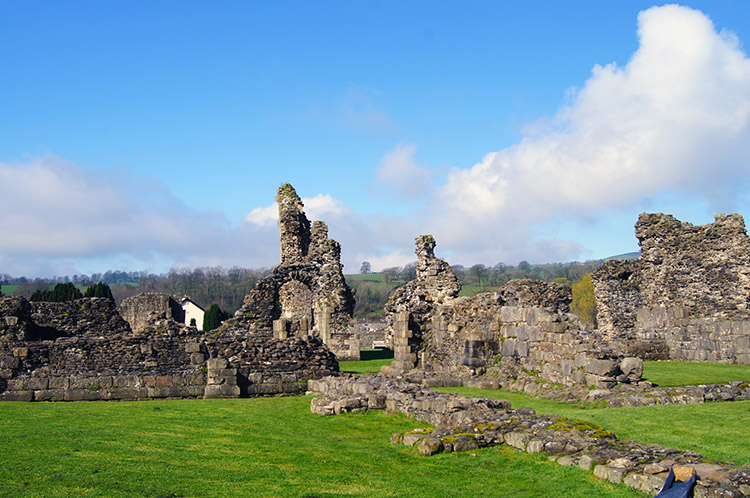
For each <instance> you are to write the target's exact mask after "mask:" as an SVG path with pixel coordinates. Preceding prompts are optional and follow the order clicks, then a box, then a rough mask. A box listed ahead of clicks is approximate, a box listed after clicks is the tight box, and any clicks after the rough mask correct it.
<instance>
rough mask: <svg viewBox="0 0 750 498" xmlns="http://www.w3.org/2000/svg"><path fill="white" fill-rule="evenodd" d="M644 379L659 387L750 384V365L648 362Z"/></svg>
mask: <svg viewBox="0 0 750 498" xmlns="http://www.w3.org/2000/svg"><path fill="white" fill-rule="evenodd" d="M643 378H644V380H648V381H651V382H653V383H654V384H656V385H658V386H689V385H699V384H726V383H728V382H732V381H740V382H750V365H726V364H721V363H690V362H686V361H646V362H644V363H643Z"/></svg>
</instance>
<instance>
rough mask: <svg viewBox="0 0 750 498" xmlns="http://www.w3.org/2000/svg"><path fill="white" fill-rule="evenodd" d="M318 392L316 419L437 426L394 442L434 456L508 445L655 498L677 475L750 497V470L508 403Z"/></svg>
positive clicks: (373, 388) (410, 392) (385, 385)
mask: <svg viewBox="0 0 750 498" xmlns="http://www.w3.org/2000/svg"><path fill="white" fill-rule="evenodd" d="M310 388H311V389H312V390H314V391H316V392H318V393H320V394H321V395H322V396H323V397H322V398H315V399H313V400H312V402H311V410H312V412H313V413H317V414H320V415H334V414H339V413H346V412H362V411H367V410H385V412H386V413H390V414H395V413H402V414H404V415H406V416H407V417H411V418H414V419H416V420H421V421H425V422H427V423H429V424H431V425H433V426H434V427H435V428H434V430H415V431H409V432H406V433H397V434H393V435H392V436H391V441H392V442H394V443H403V444H406V445H407V446H417V447H418V449H419V451H420V452H421V453H422V454H424V455H428V456H429V455H433V454H435V453H440V452H459V451H473V450H478V449H481V448H485V447H489V446H495V445H500V444H506V445H508V446H510V447H512V448H515V449H517V450H519V451H525V452H527V453H546V454H548V455H549V458H550V460H553V461H556V462H557V463H558V464H560V465H568V466H569V465H576V466H578V467H580V468H582V469H584V470H587V471H593V474H594V477H596V478H597V479H603V480H608V481H610V482H612V483H615V484H625V485H626V486H629V487H632V488H634V489H637V490H639V491H642V492H644V493H647V494H649V495H655V494H656V493H658V492H659V490H660V489H661V488H662V486H663V485H664V482H665V480H666V478H667V474H668V471H669V469H670V468H673V469H674V470H675V473H676V474H680V475H692V474H696V475H697V476H698V482H697V484H696V487H695V489H694V492H695V493H694V494H695V496H696V497H700V498H719V497H728V496H737V497H739V496H748V495H750V470H749V469H747V468H745V467H743V468H737V467H735V466H732V465H731V464H723V463H715V462H708V461H706V460H705V459H703V457H702V456H701V454H700V453H697V452H695V451H681V450H676V449H670V448H663V447H661V446H659V445H656V444H651V445H644V444H639V443H636V442H634V441H626V440H621V439H618V438H617V437H616V436H615V435H614V434H612V433H610V432H609V431H606V430H604V429H602V428H601V427H598V426H596V425H594V424H591V423H588V422H580V421H575V420H570V419H565V418H562V417H552V416H547V415H537V414H536V413H535V412H534V410H531V409H527V408H522V409H517V410H514V409H511V407H510V403H508V402H507V401H498V400H492V399H487V398H467V397H463V396H458V395H456V394H449V393H437V392H435V391H431V390H429V389H427V388H423V387H420V386H417V385H414V384H410V383H408V382H406V381H404V380H397V379H386V378H383V377H381V376H372V375H370V376H362V377H350V378H346V377H343V378H342V377H337V378H333V377H329V378H325V379H321V380H315V381H310ZM384 437H385V436H384Z"/></svg>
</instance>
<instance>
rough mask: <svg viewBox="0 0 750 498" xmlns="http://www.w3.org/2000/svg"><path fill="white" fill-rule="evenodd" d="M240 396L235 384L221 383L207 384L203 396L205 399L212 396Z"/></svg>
mask: <svg viewBox="0 0 750 498" xmlns="http://www.w3.org/2000/svg"><path fill="white" fill-rule="evenodd" d="M239 396H240V388H239V387H238V386H236V385H229V384H222V385H207V386H206V388H205V390H204V392H203V397H204V398H205V399H212V398H238V397H239Z"/></svg>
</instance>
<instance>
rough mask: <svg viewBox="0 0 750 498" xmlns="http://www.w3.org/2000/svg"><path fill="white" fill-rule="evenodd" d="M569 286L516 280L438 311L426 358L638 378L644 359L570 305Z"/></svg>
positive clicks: (583, 379)
mask: <svg viewBox="0 0 750 498" xmlns="http://www.w3.org/2000/svg"><path fill="white" fill-rule="evenodd" d="M569 304H570V290H569V288H567V287H565V286H562V285H560V284H555V283H547V282H541V281H535V280H515V281H511V282H509V283H508V284H506V285H505V286H503V287H501V288H500V290H499V291H498V292H496V293H485V294H479V295H477V296H473V297H464V298H458V299H455V300H453V301H452V302H451V303H447V304H444V305H442V306H440V307H438V309H437V310H436V312H435V315H434V320H433V326H432V328H431V330H430V333H429V340H428V341H427V344H428V346H427V347H426V348H425V351H424V353H423V354H424V362H425V364H426V365H428V368H429V370H431V371H434V372H438V373H442V372H446V371H448V372H454V373H455V374H454V375H456V376H459V377H460V376H462V375H465V373H462V372H466V371H469V372H470V373H472V374H484V375H486V376H489V377H495V378H502V379H516V380H524V379H526V380H533V381H539V380H541V381H543V382H548V383H556V384H562V385H566V386H572V385H575V384H580V385H591V386H597V387H601V388H604V387H613V386H615V385H616V384H619V383H630V382H637V381H639V380H640V378H641V375H642V373H643V366H642V361H641V360H639V359H637V358H629V357H624V356H622V355H620V354H617V353H615V352H614V351H613V350H612V348H611V347H610V346H609V344H607V343H606V342H603V341H601V340H600V339H599V338H598V337H597V336H596V335H595V334H593V333H592V331H590V330H589V329H588V328H587V327H586V326H585V325H584V324H582V323H581V322H580V321H579V318H578V316H577V315H575V314H573V313H570V312H569V311H568V309H569Z"/></svg>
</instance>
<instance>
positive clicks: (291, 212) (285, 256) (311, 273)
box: [235, 184, 359, 359]
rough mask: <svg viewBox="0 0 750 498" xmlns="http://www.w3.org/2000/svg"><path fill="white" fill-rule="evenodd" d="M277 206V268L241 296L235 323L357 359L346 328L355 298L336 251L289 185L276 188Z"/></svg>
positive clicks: (325, 230) (354, 343)
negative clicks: (318, 343)
mask: <svg viewBox="0 0 750 498" xmlns="http://www.w3.org/2000/svg"><path fill="white" fill-rule="evenodd" d="M276 201H277V203H278V205H279V231H280V234H281V263H280V264H279V265H278V266H276V267H275V268H274V269H273V270H272V271H271V273H270V274H269V275H268V276H266V277H265V278H264V279H262V280H261V281H260V282H258V284H257V285H256V286H255V288H254V289H253V290H252V291H251V292H250V293H249V294H248V295H247V296H246V297H245V301H244V304H243V306H242V308H240V309H239V310H238V311H237V312H236V314H235V318H236V319H238V320H241V321H243V322H244V323H245V324H247V325H248V326H249V327H251V328H252V329H253V330H255V331H257V332H261V333H272V332H274V331H275V337H276V338H278V339H282V338H286V337H307V336H316V337H318V338H320V339H321V340H323V342H324V343H326V344H327V345H328V346H329V347H330V348H331V349H332V350H333V351H334V352H335V353H336V355H337V356H338V357H339V358H340V359H359V343H358V342H357V341H356V333H355V334H354V336H352V333H353V332H352V330H354V329H351V328H350V322H351V321H352V313H353V312H354V293H353V291H352V289H351V288H350V287H349V286H348V285H347V284H346V280H345V279H344V273H343V265H342V264H341V246H340V245H339V243H338V242H336V241H335V240H332V239H329V238H328V227H327V226H326V224H325V223H323V222H322V221H316V222H314V223H313V224H312V225H311V224H310V222H309V221H308V219H307V217H306V216H305V213H304V211H303V205H302V201H301V199H300V198H299V196H298V195H297V192H296V191H295V190H294V188H293V187H292V186H291V185H289V184H285V185H282V186H281V187H279V190H278V192H277V195H276ZM342 336H347V337H345V338H344V337H342ZM350 336H351V337H350Z"/></svg>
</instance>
